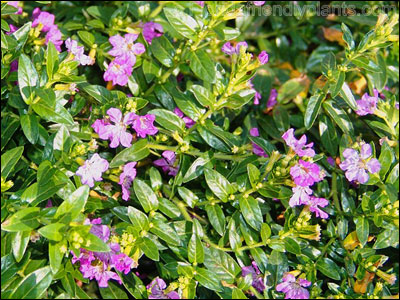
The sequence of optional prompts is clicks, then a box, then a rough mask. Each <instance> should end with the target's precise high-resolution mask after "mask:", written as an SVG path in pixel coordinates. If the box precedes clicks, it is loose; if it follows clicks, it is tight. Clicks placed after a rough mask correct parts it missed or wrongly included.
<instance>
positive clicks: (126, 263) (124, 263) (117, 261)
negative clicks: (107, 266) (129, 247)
mask: <svg viewBox="0 0 400 300" xmlns="http://www.w3.org/2000/svg"><path fill="white" fill-rule="evenodd" d="M111 262H112V264H113V265H114V268H115V269H116V270H117V271H119V272H123V273H124V274H125V275H126V274H128V273H129V272H130V271H131V266H132V263H133V260H132V258H130V257H129V256H128V255H126V254H124V253H120V254H115V255H112V256H111Z"/></svg>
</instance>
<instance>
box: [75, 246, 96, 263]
mask: <svg viewBox="0 0 400 300" xmlns="http://www.w3.org/2000/svg"><path fill="white" fill-rule="evenodd" d="M71 253H72V259H71V262H72V263H73V264H74V263H76V262H77V261H79V262H80V264H81V265H86V264H89V265H90V263H91V262H92V261H94V260H95V259H96V258H95V257H94V255H93V252H92V251H89V250H86V249H80V253H79V256H78V257H77V256H75V253H74V252H73V251H71Z"/></svg>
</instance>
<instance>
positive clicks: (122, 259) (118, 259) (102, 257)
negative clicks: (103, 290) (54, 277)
mask: <svg viewBox="0 0 400 300" xmlns="http://www.w3.org/2000/svg"><path fill="white" fill-rule="evenodd" d="M84 224H85V225H91V229H90V233H92V234H94V235H96V236H97V237H99V238H100V239H101V240H102V241H103V242H105V243H107V242H108V245H109V247H110V251H109V252H92V251H89V250H86V249H82V248H81V249H80V254H79V256H76V255H75V253H74V252H72V256H73V257H72V263H73V264H75V263H76V262H79V263H80V266H79V270H80V271H81V272H82V275H83V277H84V278H89V279H90V280H92V279H96V280H97V282H98V284H99V287H108V281H109V280H110V279H113V280H116V281H118V283H119V284H122V281H121V278H120V277H119V275H118V274H117V273H116V272H114V271H112V270H111V269H114V270H116V271H119V272H122V273H124V274H128V273H129V272H130V271H131V269H132V265H133V260H132V259H131V258H130V257H129V256H128V255H126V254H125V253H121V247H120V245H119V244H117V243H112V242H109V240H110V229H109V228H108V226H106V225H101V218H97V219H94V220H89V219H86V220H85V222H84Z"/></svg>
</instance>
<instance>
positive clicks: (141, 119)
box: [132, 114, 158, 138]
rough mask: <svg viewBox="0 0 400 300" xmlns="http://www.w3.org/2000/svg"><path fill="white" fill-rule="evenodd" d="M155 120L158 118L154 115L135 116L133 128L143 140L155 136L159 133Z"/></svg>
mask: <svg viewBox="0 0 400 300" xmlns="http://www.w3.org/2000/svg"><path fill="white" fill-rule="evenodd" d="M155 119H156V116H155V115H152V114H147V115H145V116H137V115H135V117H134V118H133V121H132V128H133V129H135V131H136V133H137V135H138V136H139V137H141V138H145V137H146V136H147V135H155V134H156V133H157V132H158V129H157V128H156V127H155V126H154V124H153V123H154V120H155Z"/></svg>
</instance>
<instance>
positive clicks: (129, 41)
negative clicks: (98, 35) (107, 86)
mask: <svg viewBox="0 0 400 300" xmlns="http://www.w3.org/2000/svg"><path fill="white" fill-rule="evenodd" d="M137 38H138V35H137V34H133V33H127V34H125V36H124V37H122V36H120V35H119V34H117V35H113V36H111V37H110V38H109V42H110V44H111V45H112V46H113V48H112V49H111V50H110V51H109V52H108V54H110V55H112V56H114V57H115V58H114V60H113V61H112V62H110V64H109V65H108V67H107V70H106V71H105V72H104V76H103V77H104V80H105V81H112V83H113V85H117V84H118V85H121V86H124V85H126V84H127V83H128V78H129V77H130V76H131V75H132V71H133V66H134V65H135V63H136V55H140V54H142V53H144V52H145V51H146V49H145V47H144V45H143V44H141V43H134V41H136V39H137Z"/></svg>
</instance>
